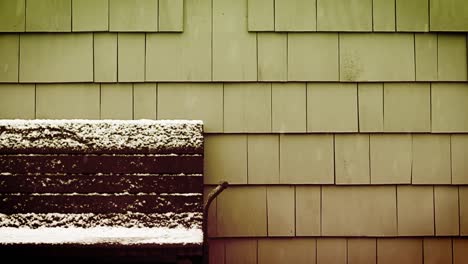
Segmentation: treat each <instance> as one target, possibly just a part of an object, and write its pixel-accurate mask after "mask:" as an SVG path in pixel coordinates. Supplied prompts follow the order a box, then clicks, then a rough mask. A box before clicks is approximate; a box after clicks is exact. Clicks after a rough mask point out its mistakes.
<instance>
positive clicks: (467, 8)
mask: <svg viewBox="0 0 468 264" xmlns="http://www.w3.org/2000/svg"><path fill="white" fill-rule="evenodd" d="M467 14H468V5H466V1H465V0H431V1H430V17H431V19H430V20H431V30H432V31H467V30H468V19H467V18H468V16H467Z"/></svg>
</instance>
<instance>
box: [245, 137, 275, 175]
mask: <svg viewBox="0 0 468 264" xmlns="http://www.w3.org/2000/svg"><path fill="white" fill-rule="evenodd" d="M247 151H248V155H247V156H248V161H247V165H248V166H247V174H248V183H249V184H277V183H279V136H278V135H248V136H247Z"/></svg>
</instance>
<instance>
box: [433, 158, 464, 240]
mask: <svg viewBox="0 0 468 264" xmlns="http://www.w3.org/2000/svg"><path fill="white" fill-rule="evenodd" d="M428 164H430V163H428ZM434 214H435V234H436V236H458V235H459V232H460V230H459V227H460V221H459V220H460V215H459V211H458V187H456V186H454V187H451V186H435V187H434Z"/></svg>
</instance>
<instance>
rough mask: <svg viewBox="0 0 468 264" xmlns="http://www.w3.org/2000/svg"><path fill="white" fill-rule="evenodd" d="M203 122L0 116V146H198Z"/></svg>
mask: <svg viewBox="0 0 468 264" xmlns="http://www.w3.org/2000/svg"><path fill="white" fill-rule="evenodd" d="M202 145H203V123H202V121H197V120H196V121H194V120H80V119H74V120H38V119H37V120H20V119H16V120H0V150H1V149H2V148H7V149H15V150H24V149H31V148H34V149H43V148H45V149H56V150H74V151H84V152H93V151H103V150H104V151H116V150H117V151H118V150H148V151H150V152H156V153H157V152H161V151H164V152H171V151H173V150H176V149H181V148H182V149H192V150H200V149H201V147H202Z"/></svg>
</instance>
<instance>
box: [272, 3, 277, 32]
mask: <svg viewBox="0 0 468 264" xmlns="http://www.w3.org/2000/svg"><path fill="white" fill-rule="evenodd" d="M273 31H276V0H273Z"/></svg>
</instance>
